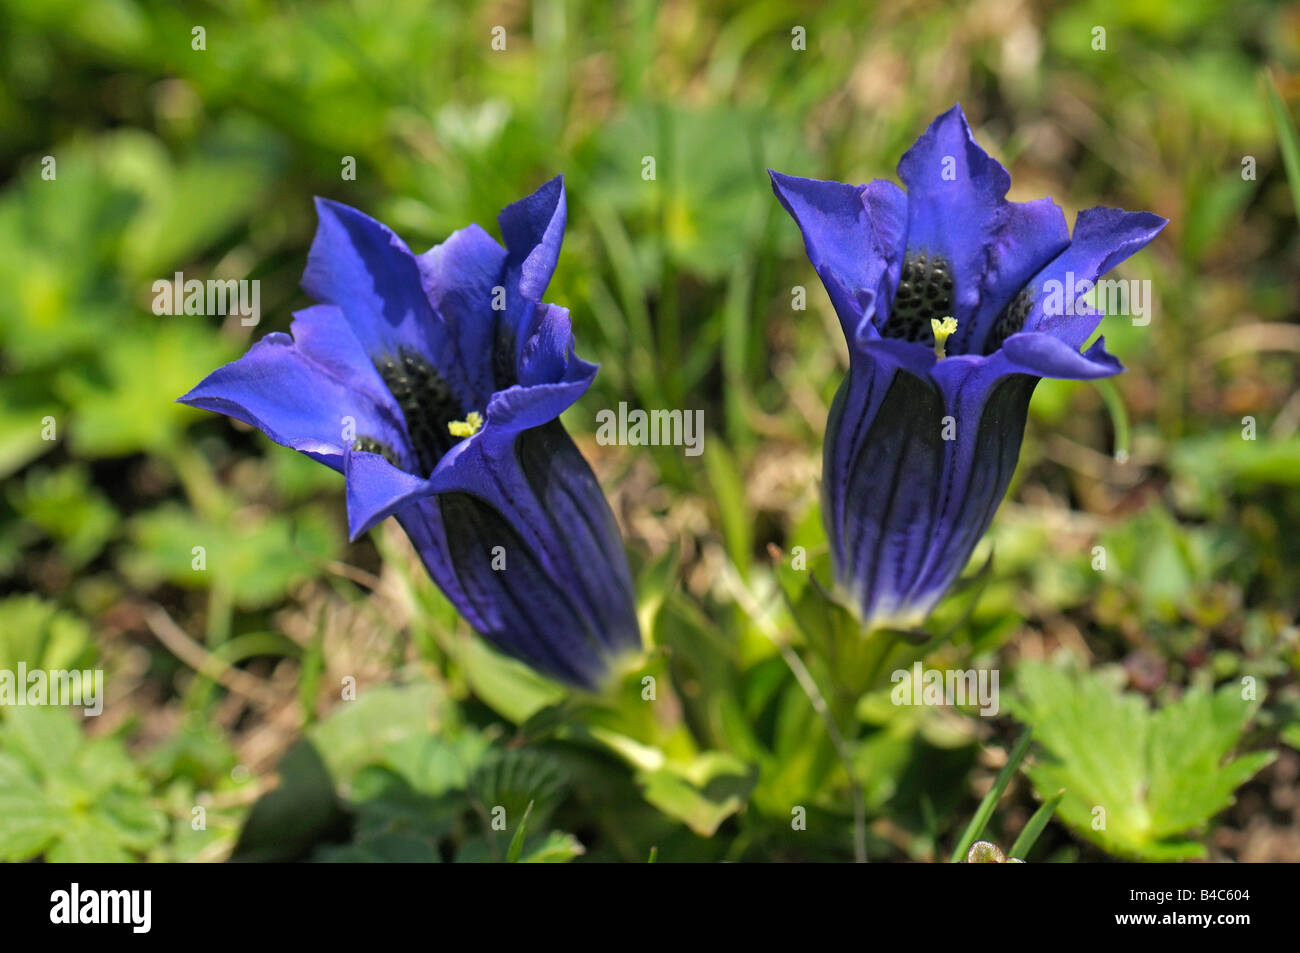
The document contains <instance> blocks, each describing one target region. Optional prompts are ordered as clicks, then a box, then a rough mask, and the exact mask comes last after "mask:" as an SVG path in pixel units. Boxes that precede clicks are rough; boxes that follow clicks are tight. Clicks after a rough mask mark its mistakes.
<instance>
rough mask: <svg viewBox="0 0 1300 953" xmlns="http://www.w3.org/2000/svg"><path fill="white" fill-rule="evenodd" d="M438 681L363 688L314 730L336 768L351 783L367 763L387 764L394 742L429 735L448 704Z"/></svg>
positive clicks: (329, 762) (310, 733)
mask: <svg viewBox="0 0 1300 953" xmlns="http://www.w3.org/2000/svg"><path fill="white" fill-rule="evenodd" d="M445 700H446V699H445V696H444V695H443V692H442V689H441V688H439V687H438V686H437V685H435V684H434V683H432V682H413V683H412V684H409V685H376V686H374V687H363V688H360V689H358V692H357V697H356V700H355V701H345V702H343V703H341V704H340V705H339V706H338V707H336V708H335V709H334V710H333V711H331V712H330V713H329V715H328V716H327V717H326V718H324V719H323V720H321V721H320V722H318V723H317V724H316V725H314V726H312V728H311V729H310V730H309V731H308V733H307V736H308V738H310V739H311V740H312V741H313V742H314V743H315V745H316V748H317V750H318V751H320V752H321V755H322V757H324V759H325V763H326V765H327V766H328V768H329V771H330V773H331V774H332V775H333V776H334V777H335V778H337V779H339V780H340V781H342V782H345V783H346V782H347V781H348V780H350V779H351V778H352V776H353V775H355V774H356V773H357V771H358V770H360V769H361V768H362V767H363V766H364V765H367V764H376V763H381V762H383V761H384V760H385V751H386V749H387V748H388V746H389V745H392V744H395V743H397V742H400V741H402V740H404V739H407V738H411V737H414V736H419V737H425V736H427V735H428V734H429V733H430V732H431V731H432V730H433V728H434V726H435V725H436V724H437V721H438V716H439V709H440V708H441V706H442V705H443V704H444V703H445Z"/></svg>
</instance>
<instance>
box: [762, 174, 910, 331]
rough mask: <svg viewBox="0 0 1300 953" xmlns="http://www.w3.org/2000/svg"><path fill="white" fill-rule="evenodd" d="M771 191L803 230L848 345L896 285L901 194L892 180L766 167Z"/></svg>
mask: <svg viewBox="0 0 1300 953" xmlns="http://www.w3.org/2000/svg"><path fill="white" fill-rule="evenodd" d="M768 175H769V176H770V177H771V179H772V191H773V192H775V193H776V197H777V198H778V199H779V200H780V202H781V204H782V205H783V206H784V207H785V210H786V211H787V212H789V213H790V215H791V217H792V218H794V220H795V223H796V224H797V225H798V226H799V230H800V231H801V232H802V233H803V240H804V247H805V248H806V249H807V252H808V259H809V260H810V261H811V262H812V264H813V267H814V268H816V269H817V274H818V275H819V276H820V277H821V280H822V284H823V285H825V286H826V292H827V294H829V295H830V299H831V304H832V305H834V306H835V312H836V314H838V315H839V318H840V323H841V324H842V325H843V327H844V336H845V338H846V339H847V340H848V342H849V344H850V346H852V345H853V344H854V342H856V341H860V340H866V339H869V338H870V337H872V336H874V335H871V334H870V332H869V331H868V328H869V327H870V326H871V319H872V318H873V317H874V316H875V314H876V305H877V302H887V301H888V300H889V299H890V298H891V297H892V295H893V289H894V287H895V286H896V285H897V284H898V271H899V268H900V267H901V265H902V250H903V236H904V232H905V229H906V222H907V197H906V196H905V195H904V194H903V190H902V189H900V188H899V187H898V186H896V185H894V184H893V183H892V182H886V181H884V180H882V179H877V180H875V181H874V182H872V183H870V184H869V185H865V186H864V185H845V184H844V183H842V182H827V181H822V180H820V179H804V178H799V177H798V176H793V175H784V174H783V173H780V172H773V171H772V170H771V169H769V170H768Z"/></svg>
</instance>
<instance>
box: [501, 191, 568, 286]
mask: <svg viewBox="0 0 1300 953" xmlns="http://www.w3.org/2000/svg"><path fill="white" fill-rule="evenodd" d="M567 214H568V213H567V211H566V207H565V202H564V176H562V175H557V176H556V177H555V178H553V179H551V181H549V182H547V183H546V184H545V185H543V186H542V187H541V188H539V189H538V190H537V191H536V192H534V193H533V194H532V195H530V196H528V197H527V198H523V199H520V200H519V201H518V202H514V203H512V204H510V205H507V206H506V207H505V208H504V209H502V211H501V215H500V216H499V217H498V218H497V221H498V223H500V225H501V236H502V237H503V238H504V239H505V242H506V248H507V249H508V250H509V260H508V263H507V267H508V268H509V269H510V270H511V271H512V272H516V273H517V274H518V282H519V291H520V293H521V294H522V295H523V296H524V297H525V298H526V299H528V300H530V301H541V300H542V295H544V294H545V293H546V286H547V285H548V284H550V283H551V274H552V273H553V272H554V271H555V263H556V262H557V261H558V260H559V257H560V246H561V244H563V242H564V223H565V220H566V218H567Z"/></svg>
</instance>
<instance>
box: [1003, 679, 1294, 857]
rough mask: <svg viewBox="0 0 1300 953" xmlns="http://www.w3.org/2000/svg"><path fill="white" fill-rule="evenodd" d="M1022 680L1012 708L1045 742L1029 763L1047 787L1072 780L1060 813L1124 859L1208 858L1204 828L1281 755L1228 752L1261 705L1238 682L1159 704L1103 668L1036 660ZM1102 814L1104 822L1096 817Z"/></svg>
mask: <svg viewBox="0 0 1300 953" xmlns="http://www.w3.org/2000/svg"><path fill="white" fill-rule="evenodd" d="M1016 688H1017V693H1016V695H1017V697H1016V698H1015V699H1014V700H1013V703H1012V705H1013V711H1014V712H1015V714H1016V717H1017V718H1019V719H1020V720H1021V721H1023V722H1025V723H1026V724H1030V725H1033V726H1034V732H1035V738H1036V740H1037V741H1038V744H1039V746H1040V747H1041V749H1042V756H1041V757H1040V758H1039V760H1038V761H1037V763H1035V764H1034V765H1032V766H1031V767H1029V768H1027V769H1026V773H1027V774H1028V775H1029V777H1030V779H1031V780H1032V781H1033V783H1034V786H1035V787H1036V788H1037V789H1038V793H1039V795H1040V796H1041V797H1043V798H1051V797H1052V796H1054V795H1055V793H1056V792H1057V791H1058V790H1059V789H1061V788H1065V789H1066V793H1065V795H1064V797H1063V798H1062V799H1061V802H1060V808H1059V816H1060V817H1061V818H1062V820H1063V821H1065V823H1067V824H1068V825H1069V826H1070V827H1071V828H1072V829H1073V830H1074V831H1076V832H1077V833H1078V834H1080V835H1082V836H1083V837H1086V838H1088V839H1089V840H1092V841H1093V842H1095V843H1096V844H1098V845H1099V846H1101V847H1102V848H1104V849H1105V850H1108V851H1110V852H1111V853H1114V854H1118V855H1120V856H1123V857H1130V858H1134V859H1140V860H1185V859H1192V858H1197V857H1203V856H1204V855H1205V847H1204V845H1203V844H1201V843H1200V842H1199V841H1198V840H1197V839H1196V835H1198V834H1199V832H1200V830H1201V829H1202V828H1203V827H1204V826H1205V825H1206V824H1207V823H1208V822H1209V821H1210V819H1211V818H1212V817H1213V816H1214V815H1215V814H1217V813H1219V812H1220V811H1222V810H1223V809H1224V808H1226V807H1228V806H1229V805H1230V804H1232V802H1233V792H1234V791H1235V790H1236V789H1237V788H1238V787H1239V786H1240V785H1242V784H1243V783H1245V782H1246V781H1247V780H1249V779H1250V778H1251V777H1252V776H1253V775H1254V774H1255V773H1256V772H1257V771H1259V770H1260V769H1261V768H1262V767H1264V766H1265V765H1266V764H1268V763H1269V762H1270V761H1272V760H1273V758H1274V755H1273V754H1272V753H1271V752H1255V753H1251V754H1245V755H1242V756H1240V757H1237V758H1230V757H1229V754H1230V752H1231V751H1232V750H1233V748H1235V747H1236V746H1237V745H1238V743H1239V742H1240V739H1241V733H1242V730H1243V728H1244V727H1245V725H1246V722H1247V721H1248V720H1249V719H1250V716H1251V714H1252V712H1253V705H1252V704H1251V703H1250V702H1247V701H1244V700H1242V698H1241V691H1240V689H1239V688H1238V687H1237V686H1234V685H1225V686H1224V687H1223V688H1221V689H1220V690H1219V691H1218V692H1214V693H1211V692H1208V691H1204V690H1202V689H1198V688H1192V689H1188V690H1187V691H1186V692H1185V693H1184V694H1183V696H1182V698H1180V699H1179V700H1178V701H1176V702H1174V703H1172V704H1170V705H1168V706H1166V707H1164V708H1161V709H1159V710H1156V711H1152V710H1151V709H1150V708H1149V707H1148V705H1147V702H1146V700H1145V699H1144V698H1143V697H1142V696H1140V695H1136V694H1131V693H1124V692H1121V691H1120V690H1119V689H1118V687H1117V686H1116V685H1115V684H1114V683H1113V682H1112V681H1111V680H1108V679H1107V678H1105V677H1104V676H1102V675H1098V674H1093V673H1077V674H1075V673H1067V672H1065V671H1062V670H1060V669H1056V668H1052V667H1051V666H1048V665H1043V664H1038V663H1025V664H1024V665H1022V666H1021V667H1020V669H1019V670H1018V672H1017V675H1016ZM1097 808H1101V809H1103V810H1104V815H1102V814H1100V813H1099V812H1096V809H1097ZM1102 817H1104V827H1103V826H1100V825H1099V824H1098V823H1096V822H1097V820H1098V819H1099V818H1102ZM1099 827H1100V829H1098V828H1099Z"/></svg>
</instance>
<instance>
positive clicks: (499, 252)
mask: <svg viewBox="0 0 1300 953" xmlns="http://www.w3.org/2000/svg"><path fill="white" fill-rule="evenodd" d="M416 264H417V266H418V268H419V271H420V281H421V286H422V288H423V291H424V295H425V297H426V298H427V299H428V301H429V303H430V304H431V305H432V306H433V309H434V311H435V312H436V313H437V315H438V317H439V318H440V320H441V322H442V324H443V326H444V327H445V328H446V331H447V337H446V344H445V349H444V351H443V353H440V354H438V355H436V357H437V361H436V363H437V364H438V366H439V367H442V368H447V367H455V368H458V369H459V370H460V375H461V376H462V377H463V379H464V380H465V382H466V385H467V387H466V389H467V391H468V393H467V394H466V397H467V398H468V400H469V403H470V405H471V406H474V407H478V408H482V407H486V406H487V402H488V400H489V399H490V398H491V396H492V393H493V392H494V391H496V390H497V389H498V388H499V387H503V386H508V383H498V382H497V381H496V379H495V374H494V367H493V350H494V348H495V345H496V331H497V327H496V326H497V321H498V319H499V312H497V311H494V310H493V308H492V305H493V297H494V294H495V289H496V288H498V287H504V282H505V265H506V250H505V249H504V248H502V247H501V246H500V245H499V244H497V242H496V240H495V239H494V238H492V236H491V235H489V234H488V233H487V232H485V231H484V230H483V229H482V228H480V227H479V226H477V225H470V226H468V227H466V228H462V229H459V230H457V231H455V232H452V233H451V235H450V236H448V238H447V240H446V241H445V242H443V243H442V244H440V245H435V246H433V247H432V248H430V249H429V250H428V251H427V252H425V253H424V254H423V255H420V256H419V258H417V259H416Z"/></svg>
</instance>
